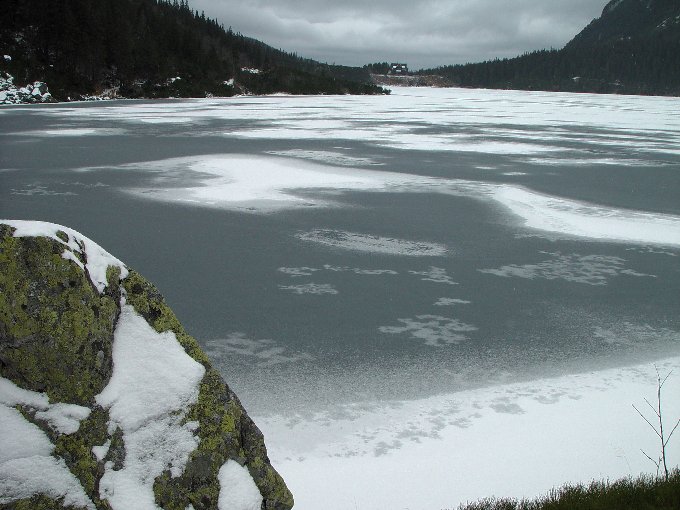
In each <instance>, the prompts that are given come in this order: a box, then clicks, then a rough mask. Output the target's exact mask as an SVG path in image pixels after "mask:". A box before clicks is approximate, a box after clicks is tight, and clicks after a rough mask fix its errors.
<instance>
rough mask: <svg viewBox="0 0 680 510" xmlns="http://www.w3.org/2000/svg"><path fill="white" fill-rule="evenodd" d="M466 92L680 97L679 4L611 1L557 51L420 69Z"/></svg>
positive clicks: (669, 0) (668, 0) (651, 0)
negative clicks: (464, 89) (462, 88)
mask: <svg viewBox="0 0 680 510" xmlns="http://www.w3.org/2000/svg"><path fill="white" fill-rule="evenodd" d="M420 74H426V75H433V74H434V75H440V76H442V77H444V78H445V79H446V80H447V83H448V84H449V85H455V86H462V87H471V88H496V89H519V90H546V91H565V92H597V93H620V94H648V95H670V96H678V95H680V3H679V2H677V1H675V0H612V1H610V2H609V3H607V4H606V5H605V7H604V9H603V10H602V15H601V16H600V17H598V18H596V19H594V20H592V21H591V22H590V23H589V24H588V25H587V26H586V27H585V28H584V29H583V30H582V31H581V32H579V33H578V34H577V35H576V36H575V37H574V38H573V39H572V40H571V41H569V42H568V43H567V44H566V45H565V46H564V47H563V48H561V49H559V50H558V49H550V50H545V49H544V50H538V51H533V52H527V53H525V54H523V55H521V56H518V57H514V58H505V59H494V60H490V61H486V62H479V63H468V64H458V65H449V66H441V67H437V68H434V69H427V70H422V71H420Z"/></svg>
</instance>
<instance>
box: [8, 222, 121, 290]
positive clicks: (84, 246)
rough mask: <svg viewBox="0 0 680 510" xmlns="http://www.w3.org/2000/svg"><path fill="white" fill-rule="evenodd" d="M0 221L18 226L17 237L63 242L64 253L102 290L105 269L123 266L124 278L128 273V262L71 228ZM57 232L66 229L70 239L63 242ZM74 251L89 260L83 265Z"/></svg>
mask: <svg viewBox="0 0 680 510" xmlns="http://www.w3.org/2000/svg"><path fill="white" fill-rule="evenodd" d="M0 223H4V224H6V225H9V226H10V227H13V228H15V229H16V230H15V232H14V237H49V238H51V239H54V240H55V241H58V242H60V243H61V244H63V245H64V246H65V247H66V248H67V249H65V250H64V253H63V254H62V256H63V257H64V258H65V259H68V260H71V261H73V262H75V263H76V264H77V265H78V266H80V267H81V268H82V269H86V270H87V274H88V276H89V278H90V281H91V282H92V283H93V284H94V286H95V287H96V288H97V290H98V291H99V292H100V293H102V292H104V289H105V288H106V287H107V286H108V281H107V278H106V269H107V268H108V267H109V266H115V267H118V268H120V277H121V279H122V278H125V277H126V276H127V275H128V269H127V267H126V266H125V264H123V263H122V262H121V261H120V260H118V259H117V258H116V257H114V256H113V255H111V254H110V253H108V252H107V251H106V250H104V248H102V247H101V246H99V245H98V244H97V243H95V242H94V241H92V240H90V239H88V238H87V237H85V236H84V235H82V234H81V233H79V232H76V231H75V230H73V229H71V228H68V227H63V226H61V225H56V224H54V223H47V222H44V221H25V220H0ZM58 232H64V233H65V234H66V235H67V236H68V241H67V242H64V241H63V240H62V239H60V238H59V236H58V235H57V233H58ZM75 253H79V254H80V255H81V256H82V257H83V258H84V260H85V261H86V263H85V264H83V263H82V262H81V261H80V260H79V259H78V257H76V256H75Z"/></svg>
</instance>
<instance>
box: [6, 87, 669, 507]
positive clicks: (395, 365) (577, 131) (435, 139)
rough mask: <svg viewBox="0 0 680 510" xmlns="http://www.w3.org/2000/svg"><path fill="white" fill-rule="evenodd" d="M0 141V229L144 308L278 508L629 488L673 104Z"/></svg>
mask: <svg viewBox="0 0 680 510" xmlns="http://www.w3.org/2000/svg"><path fill="white" fill-rule="evenodd" d="M0 136H2V145H1V146H0V151H1V152H0V217H5V218H17V219H37V220H47V221H51V222H55V223H60V224H64V225H68V226H70V227H72V228H74V229H76V230H78V231H80V232H82V233H83V234H85V235H87V236H88V237H90V238H92V239H93V240H95V241H96V242H98V243H99V244H101V245H102V246H103V247H105V248H106V249H107V250H109V251H110V252H111V253H113V254H114V255H115V256H117V257H119V258H120V259H121V260H123V261H125V262H126V263H128V264H129V265H130V266H131V267H134V268H136V269H138V270H139V271H140V272H141V273H143V274H144V275H145V276H147V277H148V278H149V279H150V280H152V281H153V282H155V283H156V284H157V285H158V287H159V289H160V290H161V292H162V293H163V294H164V295H165V296H166V298H167V299H168V301H169V303H170V304H171V306H172V307H173V309H174V310H175V311H176V312H177V313H178V315H179V317H180V319H181V320H182V322H183V323H184V324H185V325H186V327H187V329H188V330H189V331H190V332H191V333H192V334H193V335H194V336H196V337H197V338H198V339H199V341H200V342H201V344H202V346H203V347H204V349H205V350H206V351H207V352H208V354H209V355H210V356H211V358H212V359H213V361H214V362H215V363H216V364H217V366H219V367H220V368H221V370H222V372H223V374H224V376H225V378H226V379H227V380H228V381H229V383H230V385H231V386H232V387H233V388H234V389H235V391H236V392H237V393H238V394H239V396H240V397H241V399H242V401H243V403H244V405H245V406H246V408H247V409H248V410H249V411H250V413H251V415H254V417H255V419H256V421H257V423H258V424H259V425H260V426H261V428H262V429H263V431H264V433H265V437H266V438H267V441H268V445H269V449H270V456H271V459H272V461H273V463H274V465H276V466H277V468H279V469H280V471H281V472H282V474H283V475H284V477H285V478H286V480H287V481H288V483H289V485H290V486H291V489H292V490H293V492H294V494H295V497H296V501H297V504H296V508H299V509H301V510H315V509H318V508H325V509H338V510H344V509H348V508H361V509H369V510H373V509H383V508H384V509H394V508H410V509H411V510H414V509H423V510H429V509H433V510H439V509H442V508H453V507H455V506H456V505H457V504H458V503H459V502H463V501H465V500H468V499H476V498H480V497H485V496H490V495H498V496H533V495H536V494H538V493H541V492H544V491H547V490H549V489H550V488H551V487H552V486H553V485H556V484H561V483H563V482H566V481H578V480H587V479H590V478H593V477H595V478H607V477H610V478H615V477H619V476H625V475H628V474H637V473H640V472H642V471H645V472H649V471H651V470H652V468H653V466H652V464H651V463H650V462H649V461H648V460H647V459H645V458H644V456H643V455H642V454H641V453H640V451H639V450H640V448H644V449H645V450H646V451H648V452H650V453H651V454H655V452H656V450H655V442H654V437H653V435H652V434H653V433H652V432H651V430H648V429H647V428H646V427H648V426H647V424H645V423H644V422H643V421H642V419H641V418H640V417H639V416H637V415H636V414H635V411H634V410H633V409H632V407H631V404H636V405H637V404H640V405H643V404H644V398H654V391H655V386H654V384H655V376H656V374H655V370H654V364H655V363H656V365H657V366H658V368H659V370H660V371H661V372H662V373H663V374H665V373H667V372H669V371H670V370H673V369H675V373H674V374H673V375H672V376H671V378H670V379H669V381H668V383H667V387H666V388H667V394H668V395H669V398H668V401H667V405H668V410H667V412H668V416H669V419H670V418H671V417H676V418H677V417H678V416H679V415H680V402H677V399H674V398H671V397H670V395H677V394H678V390H679V389H680V314H679V313H678V312H680V149H678V147H680V100H678V99H676V98H654V97H631V96H596V95H587V94H557V93H554V94H548V93H539V92H511V91H486V90H463V89H418V88H414V89H395V90H394V91H393V94H392V95H391V96H387V97H349V96H343V97H332V96H322V97H284V96H276V97H264V98H262V97H244V98H232V99H224V100H217V99H205V100H182V101H155V102H140V101H119V102H107V103H96V104H92V103H90V104H68V105H64V104H60V105H44V106H38V107H20V106H18V107H5V108H2V109H0ZM679 444H680V443H678V442H676V443H675V445H673V449H672V450H671V452H670V458H671V459H672V461H673V463H675V464H677V463H678V462H679V461H680V447H678V445H679Z"/></svg>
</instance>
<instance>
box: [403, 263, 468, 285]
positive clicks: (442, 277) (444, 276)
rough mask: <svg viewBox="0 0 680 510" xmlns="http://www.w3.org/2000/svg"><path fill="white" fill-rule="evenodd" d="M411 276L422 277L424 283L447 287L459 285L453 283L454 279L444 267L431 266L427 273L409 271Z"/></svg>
mask: <svg viewBox="0 0 680 510" xmlns="http://www.w3.org/2000/svg"><path fill="white" fill-rule="evenodd" d="M409 274H412V275H416V276H422V277H423V278H421V280H422V281H424V282H434V283H443V284H446V285H458V282H455V281H453V278H451V276H449V274H448V273H447V272H446V269H444V268H443V267H434V266H431V267H430V268H429V269H428V270H427V271H409Z"/></svg>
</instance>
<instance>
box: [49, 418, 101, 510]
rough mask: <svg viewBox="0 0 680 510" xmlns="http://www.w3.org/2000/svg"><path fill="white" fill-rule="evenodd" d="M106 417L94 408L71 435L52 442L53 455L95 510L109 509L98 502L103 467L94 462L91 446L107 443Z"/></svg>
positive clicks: (64, 435) (95, 460)
mask: <svg viewBox="0 0 680 510" xmlns="http://www.w3.org/2000/svg"><path fill="white" fill-rule="evenodd" d="M108 421H109V416H108V413H107V412H106V411H105V410H104V409H102V408H101V407H99V406H95V407H94V409H93V410H92V412H91V413H90V415H89V416H88V417H87V418H86V419H85V420H83V421H82V422H81V423H80V428H79V429H78V431H77V432H75V433H73V434H69V435H66V434H62V435H61V436H59V437H58V438H57V439H56V441H55V449H54V453H55V455H57V456H59V457H61V458H63V459H64V461H65V462H66V465H67V466H68V467H69V469H70V470H71V472H72V473H73V474H74V475H76V477H77V478H78V480H80V483H81V484H82V486H83V488H84V489H85V492H86V493H87V494H89V495H90V496H91V497H92V499H93V500H94V502H95V504H96V505H97V508H109V506H108V503H107V502H106V501H101V500H99V499H98V497H97V496H98V495H99V480H100V479H101V477H102V475H103V474H104V463H103V462H98V461H97V459H96V458H95V456H94V454H93V453H92V447H93V446H100V445H103V444H104V443H106V441H107V440H108V434H107V424H108Z"/></svg>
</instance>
